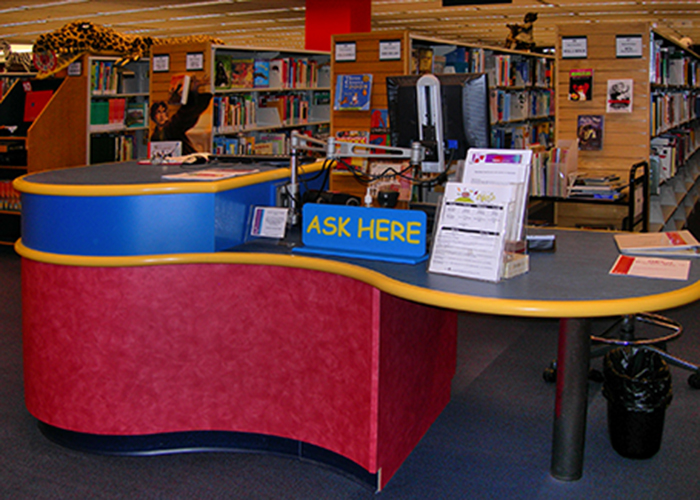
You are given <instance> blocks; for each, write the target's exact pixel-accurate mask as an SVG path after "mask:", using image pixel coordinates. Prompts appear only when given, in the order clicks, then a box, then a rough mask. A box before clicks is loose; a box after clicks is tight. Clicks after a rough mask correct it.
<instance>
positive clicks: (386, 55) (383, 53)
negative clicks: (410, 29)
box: [379, 40, 401, 61]
mask: <svg viewBox="0 0 700 500" xmlns="http://www.w3.org/2000/svg"><path fill="white" fill-rule="evenodd" d="M379 60H380V61H399V60H401V40H382V41H380V42H379Z"/></svg>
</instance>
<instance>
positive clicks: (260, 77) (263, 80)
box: [253, 59, 270, 87]
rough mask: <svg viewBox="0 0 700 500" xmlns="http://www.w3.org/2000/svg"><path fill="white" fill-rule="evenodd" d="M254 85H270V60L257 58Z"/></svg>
mask: <svg viewBox="0 0 700 500" xmlns="http://www.w3.org/2000/svg"><path fill="white" fill-rule="evenodd" d="M253 85H254V86H255V87H269V86H270V61H264V60H261V59H256V60H255V65H254V71H253Z"/></svg>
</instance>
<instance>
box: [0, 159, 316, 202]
mask: <svg viewBox="0 0 700 500" xmlns="http://www.w3.org/2000/svg"><path fill="white" fill-rule="evenodd" d="M212 166H214V165H212ZM322 167H323V161H317V162H314V163H311V164H308V165H301V166H299V174H308V173H313V172H318V171H319V170H321V168H322ZM79 168H87V167H79ZM144 168H152V167H144ZM289 174H290V172H289V169H288V168H275V169H272V170H268V171H266V172H257V173H254V174H247V175H242V176H240V177H232V178H230V179H222V180H220V181H206V182H205V181H189V182H188V181H179V182H162V183H157V184H110V185H99V184H88V185H84V184H83V185H72V184H48V183H46V184H45V183H41V182H32V181H31V180H27V179H26V178H27V177H29V176H32V175H36V172H33V173H30V174H25V175H23V176H21V177H18V178H17V179H15V180H14V182H13V183H12V185H13V187H14V188H15V189H16V190H17V191H19V192H20V193H27V194H43V195H51V196H135V195H151V194H176V193H177V194H182V193H219V192H222V191H228V190H231V189H236V188H241V187H245V186H250V185H253V184H261V183H263V182H269V181H275V180H278V179H284V178H286V177H289Z"/></svg>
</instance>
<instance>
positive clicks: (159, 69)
mask: <svg viewBox="0 0 700 500" xmlns="http://www.w3.org/2000/svg"><path fill="white" fill-rule="evenodd" d="M168 71H170V56H169V55H168V54H158V55H155V56H153V72H154V73H167V72H168Z"/></svg>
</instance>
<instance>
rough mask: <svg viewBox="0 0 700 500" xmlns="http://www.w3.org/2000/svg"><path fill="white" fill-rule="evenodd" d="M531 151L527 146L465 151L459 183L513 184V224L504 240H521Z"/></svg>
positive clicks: (511, 216) (528, 183)
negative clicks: (511, 148)
mask: <svg viewBox="0 0 700 500" xmlns="http://www.w3.org/2000/svg"><path fill="white" fill-rule="evenodd" d="M531 162H532V151H531V150H529V149H513V150H510V149H508V150H503V149H479V148H472V149H470V150H469V151H468V152H467V159H466V161H465V164H464V173H463V175H462V182H467V183H474V184H482V183H483V184H512V185H514V186H515V200H514V201H515V203H513V204H512V205H511V210H512V213H511V215H510V218H511V222H512V224H511V225H510V226H509V234H508V235H507V239H508V240H510V241H516V240H520V239H523V234H522V233H523V226H524V223H525V207H526V206H527V195H528V187H529V185H530V164H531Z"/></svg>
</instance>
